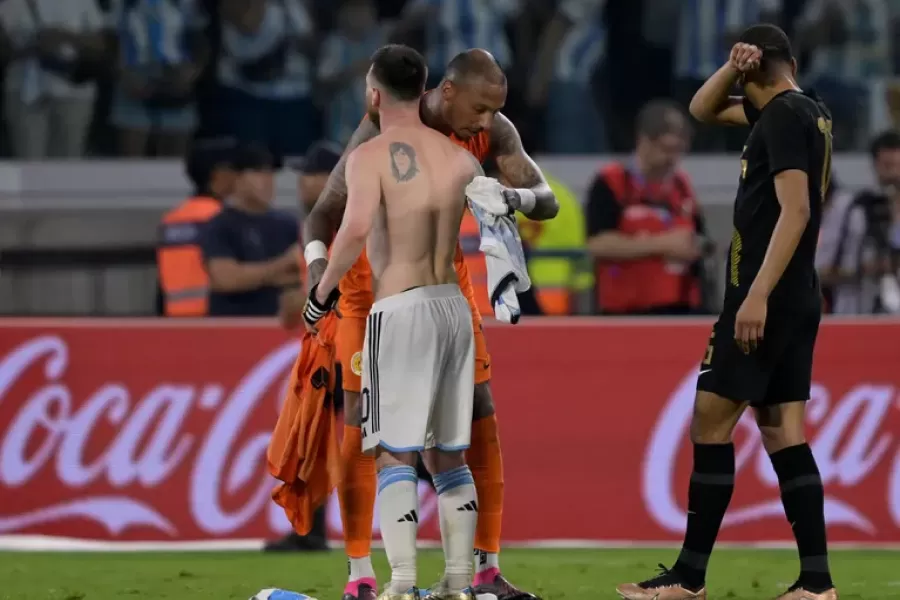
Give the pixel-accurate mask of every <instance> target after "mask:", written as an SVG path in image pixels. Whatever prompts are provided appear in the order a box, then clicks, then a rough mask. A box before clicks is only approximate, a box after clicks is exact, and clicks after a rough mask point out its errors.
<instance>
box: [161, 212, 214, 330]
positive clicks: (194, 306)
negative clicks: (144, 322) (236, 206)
mask: <svg viewBox="0 0 900 600" xmlns="http://www.w3.org/2000/svg"><path fill="white" fill-rule="evenodd" d="M220 210H222V203H221V202H219V201H218V200H216V199H215V198H210V197H205V196H196V197H193V198H188V199H187V200H186V201H184V202H183V203H182V204H180V205H179V206H178V207H176V208H175V209H173V210H171V211H169V212H168V213H166V215H165V216H164V217H163V219H162V223H160V229H159V246H158V247H157V249H156V264H157V269H158V272H159V273H158V275H159V286H160V288H161V289H162V293H163V305H164V313H165V315H166V316H167V317H205V316H206V315H207V314H208V312H209V276H208V275H207V273H206V266H205V265H204V264H203V251H202V249H201V248H200V235H201V228H202V226H203V225H204V224H206V223H207V222H208V221H209V220H210V219H212V218H213V217H214V216H216V215H217V214H219V211H220Z"/></svg>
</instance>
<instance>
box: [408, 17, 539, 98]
mask: <svg viewBox="0 0 900 600" xmlns="http://www.w3.org/2000/svg"><path fill="white" fill-rule="evenodd" d="M522 1H523V0H410V3H409V4H408V5H407V6H408V8H407V11H406V14H405V16H404V19H405V20H407V21H409V20H412V21H414V22H423V23H424V27H425V57H426V59H427V60H428V86H429V87H435V86H436V85H437V84H438V82H440V80H441V78H442V77H443V76H444V70H445V69H446V68H447V64H449V62H450V60H451V59H452V58H453V57H454V56H456V55H457V54H459V53H460V52H463V51H464V50H468V49H469V48H483V49H485V50H487V51H488V52H490V53H491V54H493V55H494V58H496V59H497V61H498V62H499V63H500V64H501V65H503V68H504V69H509V68H511V67H512V65H513V55H512V49H511V47H510V44H509V38H508V36H507V34H506V22H507V20H509V19H511V18H513V17H515V16H516V15H517V14H518V11H519V9H520V8H521V6H520V4H521V2H522Z"/></svg>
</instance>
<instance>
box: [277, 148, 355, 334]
mask: <svg viewBox="0 0 900 600" xmlns="http://www.w3.org/2000/svg"><path fill="white" fill-rule="evenodd" d="M340 159H341V147H340V146H338V145H337V144H335V143H333V142H325V141H322V142H316V143H315V144H313V145H312V146H310V147H309V150H308V151H307V153H306V156H304V157H302V158H300V159H297V160H289V161H288V166H289V167H291V168H293V169H294V170H295V171H296V172H297V195H298V199H299V200H300V208H301V209H302V211H303V213H304V214H309V211H310V210H312V207H313V206H315V204H316V200H318V199H319V196H320V195H321V194H322V192H323V191H324V190H325V184H326V183H327V182H328V175H329V174H331V171H332V169H334V168H335V167H336V166H337V164H338V161H339V160H340ZM301 265H302V261H301ZM302 266H305V265H302ZM305 302H306V293H305V290H303V289H301V288H299V287H298V288H289V289H286V290H284V291H283V292H282V293H281V297H280V298H279V302H278V316H279V318H280V319H281V324H282V325H283V326H284V327H285V328H286V329H293V328H295V327H297V326H298V325H300V318H301V313H302V312H303V305H304V303H305Z"/></svg>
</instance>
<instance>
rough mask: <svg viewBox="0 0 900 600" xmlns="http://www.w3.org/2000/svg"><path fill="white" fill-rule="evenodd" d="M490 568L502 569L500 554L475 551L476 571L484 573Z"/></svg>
mask: <svg viewBox="0 0 900 600" xmlns="http://www.w3.org/2000/svg"><path fill="white" fill-rule="evenodd" d="M489 569H497V570H498V571H499V570H500V555H499V554H497V553H495V552H485V551H484V550H476V551H475V572H476V573H483V572H485V571H487V570H489Z"/></svg>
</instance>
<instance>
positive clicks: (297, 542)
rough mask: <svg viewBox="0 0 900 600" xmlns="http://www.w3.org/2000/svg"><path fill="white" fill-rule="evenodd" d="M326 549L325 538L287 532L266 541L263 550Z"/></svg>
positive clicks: (299, 550)
mask: <svg viewBox="0 0 900 600" xmlns="http://www.w3.org/2000/svg"><path fill="white" fill-rule="evenodd" d="M324 550H328V543H327V542H326V541H325V538H323V537H319V536H316V535H299V534H297V533H293V532H292V533H289V534H287V535H286V536H284V537H283V538H281V539H277V540H272V541H271V542H266V545H265V546H263V551H265V552H321V551H324Z"/></svg>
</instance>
